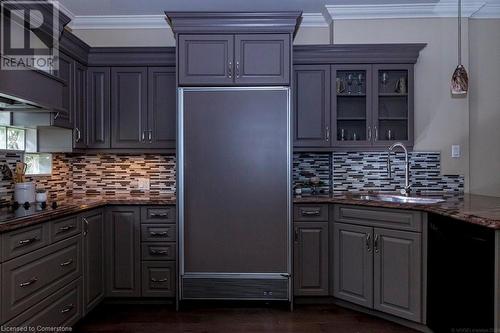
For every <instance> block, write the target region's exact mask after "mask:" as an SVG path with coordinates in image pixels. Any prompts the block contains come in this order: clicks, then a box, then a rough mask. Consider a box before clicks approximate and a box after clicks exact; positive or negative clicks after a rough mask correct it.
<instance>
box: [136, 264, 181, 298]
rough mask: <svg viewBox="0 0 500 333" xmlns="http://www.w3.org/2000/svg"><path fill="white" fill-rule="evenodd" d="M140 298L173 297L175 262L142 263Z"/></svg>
mask: <svg viewBox="0 0 500 333" xmlns="http://www.w3.org/2000/svg"><path fill="white" fill-rule="evenodd" d="M142 296H143V297H160V296H161V297H174V296H175V261H169V262H143V263H142Z"/></svg>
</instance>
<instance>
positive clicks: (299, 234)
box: [293, 222, 328, 296]
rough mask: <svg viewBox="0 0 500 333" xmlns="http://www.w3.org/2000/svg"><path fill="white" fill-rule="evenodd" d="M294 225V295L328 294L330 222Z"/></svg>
mask: <svg viewBox="0 0 500 333" xmlns="http://www.w3.org/2000/svg"><path fill="white" fill-rule="evenodd" d="M294 226H295V240H294V274H293V275H294V295H295V296H328V222H300V223H295V224H294Z"/></svg>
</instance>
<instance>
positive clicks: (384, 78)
mask: <svg viewBox="0 0 500 333" xmlns="http://www.w3.org/2000/svg"><path fill="white" fill-rule="evenodd" d="M373 76H374V80H373V82H374V85H373V96H374V97H373V127H374V131H375V133H374V134H375V135H374V145H375V146H382V147H388V146H390V145H391V144H393V143H394V142H396V141H400V142H403V143H404V144H405V145H407V146H413V124H414V123H413V65H394V64H389V65H373Z"/></svg>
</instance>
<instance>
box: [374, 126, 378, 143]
mask: <svg viewBox="0 0 500 333" xmlns="http://www.w3.org/2000/svg"><path fill="white" fill-rule="evenodd" d="M377 140H378V129H377V126H375V141H377Z"/></svg>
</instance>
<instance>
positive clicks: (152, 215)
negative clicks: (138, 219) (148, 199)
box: [149, 213, 168, 218]
mask: <svg viewBox="0 0 500 333" xmlns="http://www.w3.org/2000/svg"><path fill="white" fill-rule="evenodd" d="M149 216H150V217H159V218H162V217H168V214H167V213H151V214H150V215H149Z"/></svg>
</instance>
